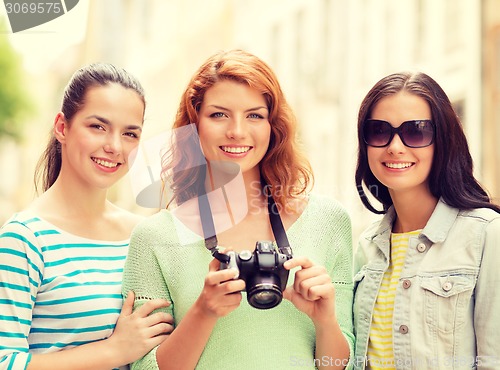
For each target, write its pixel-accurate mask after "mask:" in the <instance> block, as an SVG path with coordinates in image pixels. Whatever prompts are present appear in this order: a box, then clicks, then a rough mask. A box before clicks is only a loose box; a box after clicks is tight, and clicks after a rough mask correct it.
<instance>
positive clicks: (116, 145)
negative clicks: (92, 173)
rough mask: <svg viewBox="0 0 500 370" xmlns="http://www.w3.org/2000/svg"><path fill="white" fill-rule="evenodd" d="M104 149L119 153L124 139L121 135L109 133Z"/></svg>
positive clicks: (108, 151)
mask: <svg viewBox="0 0 500 370" xmlns="http://www.w3.org/2000/svg"><path fill="white" fill-rule="evenodd" d="M104 151H105V152H106V153H113V154H117V153H120V152H121V151H122V141H121V136H120V135H109V136H108V137H107V140H106V143H105V144H104Z"/></svg>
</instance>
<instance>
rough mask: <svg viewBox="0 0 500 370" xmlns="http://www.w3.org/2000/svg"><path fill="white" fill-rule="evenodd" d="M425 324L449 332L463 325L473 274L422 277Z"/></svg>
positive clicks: (470, 295) (469, 298)
mask: <svg viewBox="0 0 500 370" xmlns="http://www.w3.org/2000/svg"><path fill="white" fill-rule="evenodd" d="M421 279H422V282H421V287H422V288H423V289H424V315H425V320H426V322H427V324H429V325H430V326H432V327H435V328H437V329H438V330H440V331H442V332H444V333H449V332H451V331H453V330H456V329H458V328H460V327H461V326H463V325H464V323H465V318H466V317H465V316H466V313H467V307H468V305H469V303H470V300H471V297H472V293H473V290H474V286H475V280H476V277H475V275H465V274H463V275H443V276H432V277H422V278H421Z"/></svg>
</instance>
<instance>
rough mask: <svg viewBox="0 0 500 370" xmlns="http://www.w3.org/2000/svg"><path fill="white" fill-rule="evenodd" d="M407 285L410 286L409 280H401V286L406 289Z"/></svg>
mask: <svg viewBox="0 0 500 370" xmlns="http://www.w3.org/2000/svg"><path fill="white" fill-rule="evenodd" d="M409 287H411V281H410V280H403V288H405V289H408V288H409Z"/></svg>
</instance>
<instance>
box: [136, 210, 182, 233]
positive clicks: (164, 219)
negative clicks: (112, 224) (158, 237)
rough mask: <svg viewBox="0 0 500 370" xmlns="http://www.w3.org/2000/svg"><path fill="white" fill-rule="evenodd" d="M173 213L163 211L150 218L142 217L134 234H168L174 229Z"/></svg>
mask: <svg viewBox="0 0 500 370" xmlns="http://www.w3.org/2000/svg"><path fill="white" fill-rule="evenodd" d="M173 222H174V221H173V217H172V213H171V212H170V211H169V210H167V209H161V210H159V211H158V212H156V213H153V214H152V215H149V216H144V217H142V218H141V219H140V220H139V222H138V223H137V224H136V226H135V228H134V231H133V232H134V233H135V234H137V233H158V232H162V231H166V232H168V230H170V229H171V227H174V224H173Z"/></svg>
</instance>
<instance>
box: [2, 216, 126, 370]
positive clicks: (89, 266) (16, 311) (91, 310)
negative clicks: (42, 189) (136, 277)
mask: <svg viewBox="0 0 500 370" xmlns="http://www.w3.org/2000/svg"><path fill="white" fill-rule="evenodd" d="M127 251H128V240H124V241H116V242H115V241H99V240H90V239H86V238H82V237H79V236H75V235H72V234H69V233H67V232H65V231H63V230H60V229H58V228H57V227H55V226H54V225H52V224H50V223H48V222H46V221H44V220H42V219H40V218H38V217H36V215H33V214H32V213H30V212H28V211H25V212H20V213H18V214H16V215H14V216H13V217H12V218H11V219H10V220H9V221H8V222H7V223H6V224H5V225H4V226H2V228H1V229H0V370H4V369H25V368H26V366H27V364H28V363H29V361H30V358H31V354H33V353H47V352H53V351H59V350H63V349H66V348H71V347H75V346H78V345H82V344H86V343H89V342H93V341H97V340H101V339H104V338H107V337H109V336H110V335H111V333H112V332H113V329H114V326H115V323H116V321H117V319H118V315H119V313H120V310H121V306H122V295H121V280H122V273H123V265H124V262H125V258H126V254H127Z"/></svg>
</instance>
